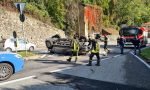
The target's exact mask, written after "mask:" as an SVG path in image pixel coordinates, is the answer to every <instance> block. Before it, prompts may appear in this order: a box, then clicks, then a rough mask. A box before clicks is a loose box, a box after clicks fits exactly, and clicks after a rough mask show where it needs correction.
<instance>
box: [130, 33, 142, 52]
mask: <svg viewBox="0 0 150 90" xmlns="http://www.w3.org/2000/svg"><path fill="white" fill-rule="evenodd" d="M132 43H133V45H134V54H135V55H136V50H137V49H138V50H139V54H140V53H141V43H140V40H139V39H138V38H137V36H134V38H133V39H132Z"/></svg>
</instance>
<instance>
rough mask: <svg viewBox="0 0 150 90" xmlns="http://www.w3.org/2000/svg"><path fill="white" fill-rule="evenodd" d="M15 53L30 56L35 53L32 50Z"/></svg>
mask: <svg viewBox="0 0 150 90" xmlns="http://www.w3.org/2000/svg"><path fill="white" fill-rule="evenodd" d="M17 53H18V54H20V55H21V56H22V57H31V56H35V55H36V54H34V53H33V52H29V51H27V54H26V51H21V52H17Z"/></svg>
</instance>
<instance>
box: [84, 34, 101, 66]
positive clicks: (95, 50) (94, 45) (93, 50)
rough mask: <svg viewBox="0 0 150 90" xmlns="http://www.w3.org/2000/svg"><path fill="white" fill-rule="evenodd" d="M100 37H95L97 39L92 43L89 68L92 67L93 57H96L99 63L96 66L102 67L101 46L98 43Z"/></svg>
mask: <svg viewBox="0 0 150 90" xmlns="http://www.w3.org/2000/svg"><path fill="white" fill-rule="evenodd" d="M98 39H99V38H98V37H95V39H92V41H91V50H90V53H91V54H90V56H89V63H88V64H87V66H92V59H93V56H95V55H96V57H97V63H96V64H95V65H96V66H100V56H99V51H100V44H99V43H98Z"/></svg>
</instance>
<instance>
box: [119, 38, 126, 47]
mask: <svg viewBox="0 0 150 90" xmlns="http://www.w3.org/2000/svg"><path fill="white" fill-rule="evenodd" d="M124 44H125V39H124V38H120V39H119V45H121V46H123V45H124Z"/></svg>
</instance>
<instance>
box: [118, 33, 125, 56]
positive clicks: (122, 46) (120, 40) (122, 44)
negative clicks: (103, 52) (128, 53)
mask: <svg viewBox="0 0 150 90" xmlns="http://www.w3.org/2000/svg"><path fill="white" fill-rule="evenodd" d="M118 43H119V45H120V51H121V53H120V54H123V53H124V44H125V39H124V38H123V36H121V37H120V39H119V42H118Z"/></svg>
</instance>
